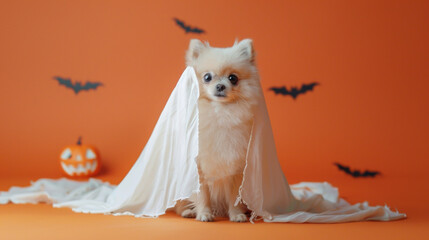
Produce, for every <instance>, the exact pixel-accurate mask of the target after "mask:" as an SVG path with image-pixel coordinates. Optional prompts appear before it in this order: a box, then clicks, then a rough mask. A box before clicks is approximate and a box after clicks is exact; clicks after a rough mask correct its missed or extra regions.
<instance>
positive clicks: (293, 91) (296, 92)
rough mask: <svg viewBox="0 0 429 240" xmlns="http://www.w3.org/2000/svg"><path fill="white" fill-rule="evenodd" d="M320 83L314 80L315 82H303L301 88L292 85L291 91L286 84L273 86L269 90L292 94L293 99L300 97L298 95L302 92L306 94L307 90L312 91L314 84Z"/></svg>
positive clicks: (276, 92)
mask: <svg viewBox="0 0 429 240" xmlns="http://www.w3.org/2000/svg"><path fill="white" fill-rule="evenodd" d="M317 85H319V83H317V82H314V83H309V84H302V86H301V88H300V89H298V88H297V87H291V88H290V91H289V90H287V88H286V87H285V86H283V87H279V88H278V87H272V88H270V89H269V90H273V91H274V93H275V94H276V95H277V94H281V95H285V96H286V95H290V96H292V98H293V99H296V98H297V97H298V95H300V94H304V93H306V92H307V91H312V90H313V88H314V86H317Z"/></svg>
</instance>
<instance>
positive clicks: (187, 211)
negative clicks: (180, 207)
mask: <svg viewBox="0 0 429 240" xmlns="http://www.w3.org/2000/svg"><path fill="white" fill-rule="evenodd" d="M195 215H196V214H195V210H193V209H185V210H184V211H183V212H182V217H184V218H194V217H195Z"/></svg>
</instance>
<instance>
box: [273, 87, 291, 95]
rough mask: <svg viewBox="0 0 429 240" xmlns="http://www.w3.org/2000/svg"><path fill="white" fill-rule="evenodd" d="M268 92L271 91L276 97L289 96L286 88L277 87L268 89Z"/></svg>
mask: <svg viewBox="0 0 429 240" xmlns="http://www.w3.org/2000/svg"><path fill="white" fill-rule="evenodd" d="M269 90H272V91H274V93H275V94H276V95H277V94H282V95H288V94H289V91H288V90H287V89H286V87H284V86H283V87H280V88H278V87H272V88H270V89H269Z"/></svg>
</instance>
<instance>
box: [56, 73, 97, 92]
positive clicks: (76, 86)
mask: <svg viewBox="0 0 429 240" xmlns="http://www.w3.org/2000/svg"><path fill="white" fill-rule="evenodd" d="M54 79H55V80H57V81H58V83H59V84H60V85H64V86H65V87H66V88H71V89H72V90H73V91H74V93H75V94H78V93H79V92H80V91H82V90H85V91H88V90H90V89H94V90H95V89H97V87H98V86H103V84H102V83H100V82H86V83H85V84H83V85H82V83H81V82H76V83H72V81H71V80H70V78H62V77H54Z"/></svg>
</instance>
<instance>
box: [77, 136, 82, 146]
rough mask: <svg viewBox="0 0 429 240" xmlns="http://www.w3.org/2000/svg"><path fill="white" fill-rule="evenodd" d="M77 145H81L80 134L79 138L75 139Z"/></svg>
mask: <svg viewBox="0 0 429 240" xmlns="http://www.w3.org/2000/svg"><path fill="white" fill-rule="evenodd" d="M76 144H77V145H79V146H80V145H82V136H79V138H78V139H77V143H76Z"/></svg>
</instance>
